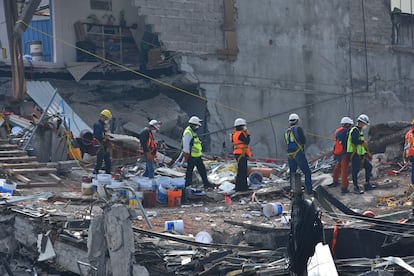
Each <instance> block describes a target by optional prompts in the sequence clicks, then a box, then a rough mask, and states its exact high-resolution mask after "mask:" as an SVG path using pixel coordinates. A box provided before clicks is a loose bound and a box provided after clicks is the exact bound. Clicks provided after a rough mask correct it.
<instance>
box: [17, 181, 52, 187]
mask: <svg viewBox="0 0 414 276" xmlns="http://www.w3.org/2000/svg"><path fill="white" fill-rule="evenodd" d="M58 185H59V184H58V183H56V182H32V183H30V184H26V185H24V184H23V185H22V184H18V187H19V188H38V187H39V188H41V187H56V186H58Z"/></svg>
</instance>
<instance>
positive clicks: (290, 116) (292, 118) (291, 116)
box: [289, 113, 299, 121]
mask: <svg viewBox="0 0 414 276" xmlns="http://www.w3.org/2000/svg"><path fill="white" fill-rule="evenodd" d="M296 120H299V115H298V114H296V113H292V114H290V115H289V121H296Z"/></svg>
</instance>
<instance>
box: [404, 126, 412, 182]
mask: <svg viewBox="0 0 414 276" xmlns="http://www.w3.org/2000/svg"><path fill="white" fill-rule="evenodd" d="M405 158H408V160H410V161H411V184H413V185H414V165H413V163H414V119H413V120H412V121H411V128H410V130H409V131H407V133H406V134H405V145H404V159H405Z"/></svg>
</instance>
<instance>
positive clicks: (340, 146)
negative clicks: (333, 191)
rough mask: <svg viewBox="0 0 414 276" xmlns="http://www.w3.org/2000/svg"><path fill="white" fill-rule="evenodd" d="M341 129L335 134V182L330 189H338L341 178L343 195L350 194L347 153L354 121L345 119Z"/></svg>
mask: <svg viewBox="0 0 414 276" xmlns="http://www.w3.org/2000/svg"><path fill="white" fill-rule="evenodd" d="M340 123H341V127H340V128H338V129H337V130H336V131H335V134H334V141H335V145H334V149H333V154H334V159H335V161H336V164H335V167H334V169H333V172H332V179H333V182H332V184H331V185H329V186H330V187H336V186H338V185H339V176H341V180H342V183H341V193H343V194H346V193H349V190H348V186H349V182H348V164H349V156H348V154H347V152H346V145H347V138H348V133H349V130H350V128H351V127H352V125H353V124H354V121H353V120H352V119H351V118H349V117H343V118H342V119H341V122H340Z"/></svg>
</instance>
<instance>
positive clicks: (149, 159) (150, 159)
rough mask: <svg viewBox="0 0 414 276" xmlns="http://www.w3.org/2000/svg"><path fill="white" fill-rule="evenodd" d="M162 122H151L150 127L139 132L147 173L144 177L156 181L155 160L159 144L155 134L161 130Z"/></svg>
mask: <svg viewBox="0 0 414 276" xmlns="http://www.w3.org/2000/svg"><path fill="white" fill-rule="evenodd" d="M160 126H161V122H159V121H157V120H151V121H149V123H148V126H146V127H144V128H143V129H142V130H141V131H140V132H139V141H140V143H141V147H142V152H143V157H144V161H145V172H144V173H143V175H142V176H145V177H148V178H149V179H154V159H155V156H156V155H157V142H156V141H155V138H154V134H155V133H156V132H157V131H158V130H160Z"/></svg>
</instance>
